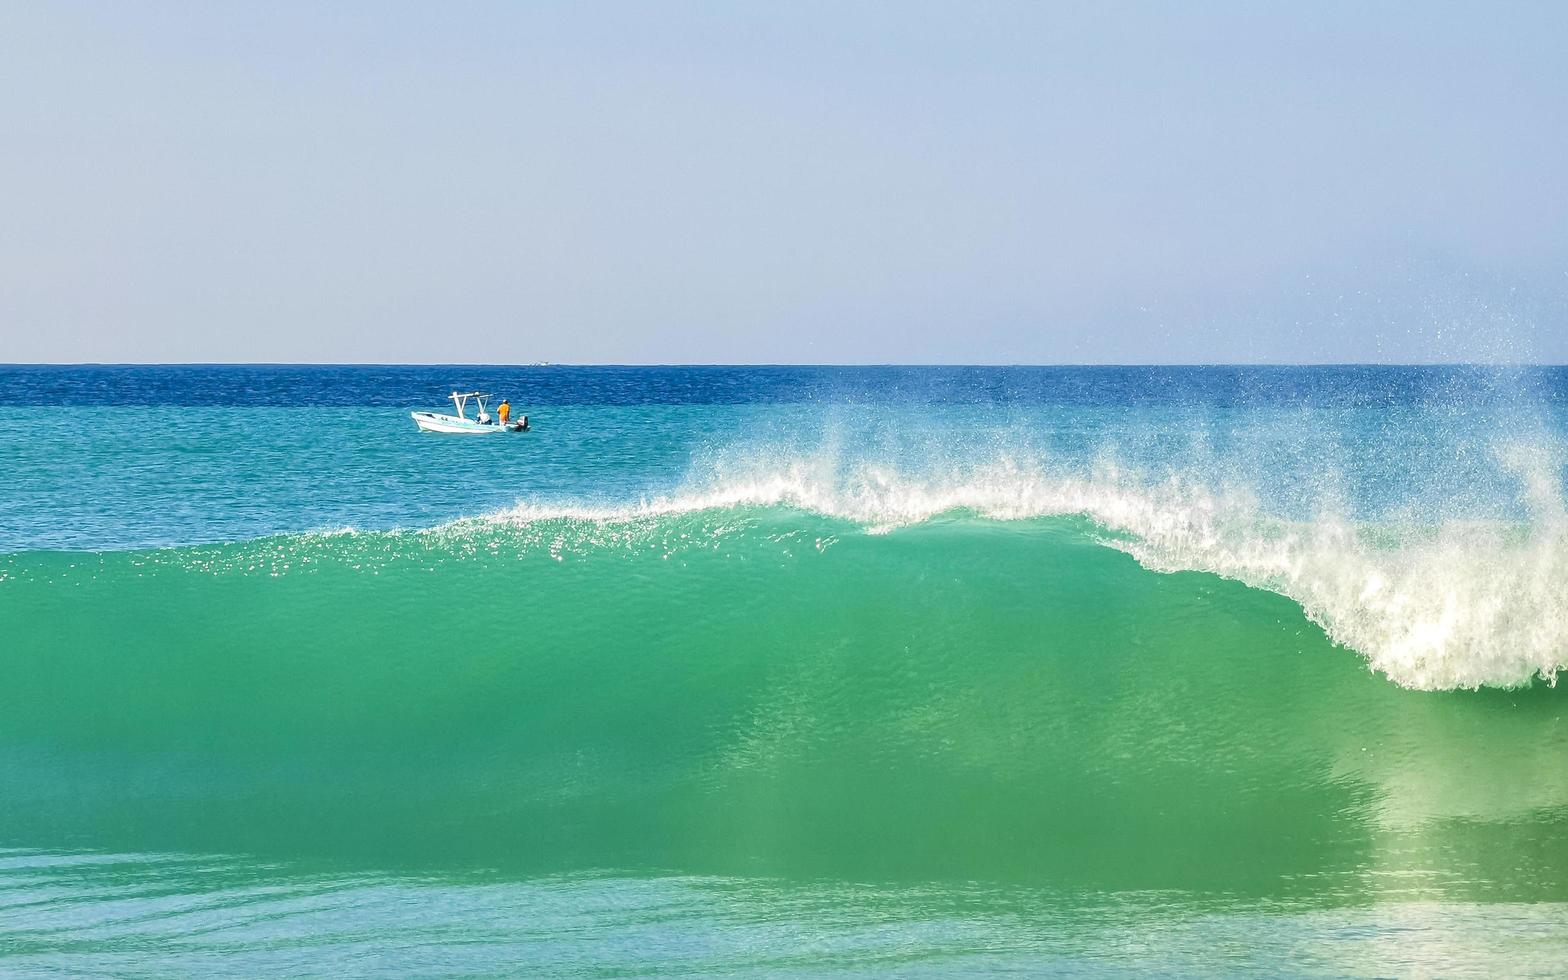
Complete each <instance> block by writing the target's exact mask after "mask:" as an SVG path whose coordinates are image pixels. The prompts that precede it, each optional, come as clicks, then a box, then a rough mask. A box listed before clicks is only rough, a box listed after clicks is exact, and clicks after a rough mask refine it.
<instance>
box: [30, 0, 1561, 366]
mask: <svg viewBox="0 0 1568 980" xmlns="http://www.w3.org/2000/svg"><path fill="white" fill-rule="evenodd" d="M1473 359H1480V360H1489V359H1502V360H1539V361H1553V362H1561V361H1568V4H1564V3H1537V4H1507V3H1504V4H1493V3H1474V4H1465V5H1458V4H1444V3H1404V4H1395V3H1360V2H1358V3H1338V2H1329V3H1296V4H1284V3H1278V4H1255V3H1235V4H1226V3H1201V4H1176V3H1149V4H1117V3H1083V4H1073V3H986V2H953V3H917V2H903V3H887V4H881V3H853V2H851V3H843V2H823V3H815V2H791V3H772V2H769V3H762V2H756V3H742V2H739V0H731V2H714V3H694V2H679V3H677V2H668V3H635V4H634V3H626V4H619V3H520V2H508V3H461V2H458V3H418V4H415V3H394V2H367V3H285V2H248V3H224V2H188V3H186V2H182V3H174V2H169V3H139V2H127V0H115V2H103V3H54V2H17V3H6V4H3V5H0V361H34V360H44V361H81V360H93V361H214V360H216V361H253V360H265V361H369V362H387V361H502V362H515V361H533V360H550V361H574V362H780V361H783V362H822V361H827V362H840V361H842V362H868V361H869V362H887V361H898V362H970V363H973V362H984V363H993V362H1004V363H1007V362H1042V363H1050V362H1194V361H1203V362H1208V361H1424V360H1473Z"/></svg>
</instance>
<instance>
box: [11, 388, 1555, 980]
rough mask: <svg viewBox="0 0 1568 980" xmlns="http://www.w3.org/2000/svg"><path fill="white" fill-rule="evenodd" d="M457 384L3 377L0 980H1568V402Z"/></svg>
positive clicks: (1513, 393)
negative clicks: (862, 970)
mask: <svg viewBox="0 0 1568 980" xmlns="http://www.w3.org/2000/svg"><path fill="white" fill-rule="evenodd" d="M455 370H456V369H421V370H413V369H403V371H402V373H401V374H399V375H395V376H392V377H388V376H384V375H382V374H380V373H378V372H377V369H369V368H363V369H281V368H280V369H239V368H235V369H211V370H210V371H199V370H196V369H168V370H167V371H165V370H164V369H158V370H154V371H151V372H125V373H123V374H119V373H116V371H115V370H113V369H97V371H96V373H95V372H94V371H86V372H83V373H82V374H75V373H72V372H70V371H66V370H65V369H57V373H50V371H45V370H39V369H5V371H10V372H13V373H12V375H11V376H10V377H9V378H8V379H6V380H8V381H9V382H10V383H9V384H7V385H5V386H3V387H0V390H4V391H6V392H7V393H8V394H7V398H8V400H9V401H10V402H12V403H11V404H7V405H4V406H0V449H3V451H4V452H5V453H6V454H7V455H8V456H10V457H11V458H13V459H18V460H21V462H22V468H21V469H20V470H19V471H20V472H26V473H28V474H29V478H28V479H27V480H25V481H23V482H22V483H20V484H19V485H18V486H17V487H15V489H14V490H13V491H12V492H11V493H8V494H7V495H6V496H5V498H4V500H3V502H0V516H3V518H4V520H0V533H3V534H4V536H5V537H4V539H3V547H4V549H5V552H6V553H5V554H3V555H0V623H4V624H5V627H6V636H7V640H6V642H5V645H4V647H3V649H0V785H3V786H4V787H5V790H4V791H3V792H0V846H4V847H7V848H10V849H11V850H10V851H8V852H6V853H5V854H4V855H0V857H3V858H4V860H3V861H0V902H6V903H8V904H7V908H8V909H10V912H11V914H9V915H8V916H7V922H6V924H5V925H0V951H3V952H5V953H8V954H11V955H13V956H16V957H19V959H18V960H16V961H15V962H21V963H33V964H36V965H38V966H39V968H40V969H50V968H55V967H61V968H65V969H75V970H85V969H90V968H91V969H98V968H102V969H107V970H110V971H111V972H113V971H114V970H116V969H120V968H127V969H133V970H134V969H136V968H138V967H137V964H138V963H142V962H145V961H140V960H138V959H137V956H138V955H140V954H139V953H138V950H146V949H148V948H154V949H158V950H160V951H161V952H162V953H164V954H167V955H177V956H179V957H181V959H179V962H181V963H185V964H187V965H188V966H189V968H190V969H192V970H201V971H206V970H208V969H209V968H216V967H217V966H218V965H219V964H220V961H219V960H218V959H217V958H216V957H217V956H218V954H219V953H220V952H225V951H226V952H227V953H229V954H232V955H234V956H235V957H237V958H236V959H234V960H232V961H229V962H233V963H238V964H242V965H243V966H244V967H247V968H250V969H252V970H263V971H266V970H272V969H289V968H291V967H290V964H298V963H299V962H301V961H300V960H298V959H294V958H291V957H295V956H296V955H297V951H298V950H300V949H308V950H312V951H313V952H314V954H315V955H319V956H321V957H323V959H322V961H321V962H341V963H345V964H352V963H354V962H360V963H365V964H374V963H378V962H384V961H382V960H378V959H377V958H376V956H377V955H378V954H375V953H373V952H371V950H372V949H373V948H379V947H378V944H383V943H386V942H389V941H392V940H393V938H394V937H397V936H405V937H406V938H407V942H408V948H409V955H410V956H411V957H413V958H412V959H410V960H408V962H409V963H418V962H425V961H424V960H421V959H419V957H420V956H429V955H434V953H433V951H443V952H444V954H445V955H448V956H456V957H458V958H459V960H461V962H466V963H469V964H471V966H472V967H473V969H476V970H483V969H491V968H494V964H496V963H498V962H517V960H516V959H512V960H508V959H507V957H509V956H512V957H524V958H535V957H543V958H548V957H550V956H552V955H555V956H559V957H561V959H560V960H559V962H560V963H561V964H562V965H561V967H560V972H562V973H573V972H579V973H580V972H590V971H593V970H604V969H625V970H630V971H632V972H648V971H651V970H657V969H674V970H677V971H682V972H691V971H695V972H702V971H713V972H725V971H732V970H747V969H755V970H760V971H762V972H780V971H782V972H790V971H796V972H800V973H803V974H813V973H817V972H822V971H824V970H833V969H838V968H841V967H842V966H843V965H844V964H845V963H847V962H851V961H853V962H856V963H861V964H865V963H874V964H878V965H880V966H882V967H885V968H888V969H897V970H900V971H902V970H904V969H906V968H907V969H909V970H910V971H911V972H918V971H919V970H920V969H925V968H930V969H932V970H933V971H935V972H945V971H953V970H967V969H970V968H973V969H976V970H985V969H1047V968H1060V969H1082V970H1096V969H1104V970H1109V971H1116V970H1126V969H1163V970H1174V971H1178V972H1179V971H1185V970H1198V971H1210V970H1216V969H1227V968H1229V969H1240V970H1249V969H1265V968H1266V966H1265V965H1264V960H1262V959H1258V958H1256V957H1260V956H1262V955H1263V953H1264V952H1266V951H1267V950H1268V949H1271V948H1276V947H1270V946H1268V945H1267V944H1263V945H1258V944H1253V945H1252V946H1251V947H1250V948H1251V949H1252V950H1253V954H1249V955H1253V956H1254V958H1252V959H1248V958H1246V957H1245V956H1243V957H1242V958H1240V959H1228V958H1227V956H1228V955H1229V954H1226V953H1224V952H1223V950H1224V948H1225V947H1226V944H1227V943H1228V942H1231V940H1232V939H1234V937H1237V936H1239V935H1242V934H1245V935H1248V936H1252V935H1255V934H1260V933H1262V934H1267V935H1269V936H1270V937H1272V938H1271V939H1270V940H1269V942H1277V943H1279V944H1280V945H1279V946H1278V947H1277V949H1284V948H1287V947H1288V948H1291V949H1295V950H1297V951H1298V952H1299V951H1305V952H1302V955H1306V956H1308V960H1306V961H1304V962H1309V963H1310V964H1315V965H1312V966H1311V967H1310V968H1311V969H1314V970H1320V971H1322V972H1352V973H1360V972H1408V971H1415V972H1420V971H1422V970H1426V969H1436V968H1437V967H1436V966H1435V964H1439V963H1442V964H1445V965H1452V964H1459V965H1460V966H1461V967H1464V965H1465V964H1470V965H1471V966H1473V967H1475V968H1478V969H1479V968H1482V967H1484V966H1486V965H1487V964H1495V963H1497V962H1499V961H1500V958H1501V959H1506V960H1507V961H1508V962H1510V963H1512V964H1514V965H1517V966H1519V968H1520V970H1521V971H1524V972H1528V971H1530V970H1532V969H1540V970H1545V969H1549V967H1548V966H1547V964H1549V963H1552V962H1556V961H1558V959H1559V958H1558V956H1557V954H1559V953H1561V952H1562V946H1561V938H1560V937H1561V932H1560V929H1558V930H1556V931H1554V926H1555V925H1557V924H1560V923H1561V921H1562V916H1563V915H1564V912H1563V909H1564V908H1565V907H1568V906H1565V905H1564V903H1565V902H1568V894H1565V893H1564V891H1563V888H1564V885H1563V883H1564V882H1565V881H1568V863H1565V861H1568V851H1564V849H1563V848H1562V847H1561V844H1560V841H1561V839H1562V834H1563V832H1564V830H1565V829H1568V828H1565V826H1564V820H1565V815H1568V776H1564V775H1563V774H1565V773H1568V741H1565V739H1568V723H1565V710H1568V703H1565V702H1564V700H1563V697H1562V691H1561V690H1560V688H1559V687H1557V686H1555V685H1554V683H1553V682H1554V681H1555V679H1556V677H1557V676H1558V675H1559V673H1560V672H1561V671H1562V670H1563V669H1564V667H1565V666H1568V664H1565V657H1568V593H1565V587H1564V585H1563V583H1564V582H1565V581H1568V574H1565V573H1568V564H1565V563H1568V558H1565V554H1568V552H1565V548H1568V519H1565V506H1564V504H1565V495H1564V489H1563V488H1564V477H1565V464H1568V454H1565V446H1568V442H1565V433H1568V414H1565V411H1568V375H1564V374H1563V372H1562V371H1560V370H1557V369H1493V368H1485V369H1483V368H1443V369H1369V368H1340V369H1246V370H1239V369H1225V368H1213V369H1204V368H1191V369H1150V370H1137V371H1133V370H1121V369H1052V370H1040V371H1034V370H1010V369H952V370H948V369H931V370H929V371H927V370H921V369H865V370H861V369H845V370H843V371H842V372H834V371H828V370H816V369H799V370H797V369H690V370H683V369H649V370H647V371H637V370H633V369H620V370H615V369H533V370H517V369H477V370H475V371H473V372H472V373H473V374H477V375H479V376H478V377H474V378H473V380H472V383H474V384H479V385H483V386H486V387H494V388H496V389H497V390H498V391H500V392H501V393H505V394H508V395H510V396H511V397H512V400H513V403H514V404H516V405H518V407H519V409H520V410H521V411H526V412H528V413H529V414H530V415H531V417H532V419H533V421H534V431H533V432H531V433H529V434H528V435H526V436H518V437H513V436H509V435H508V436H495V437H485V438H481V439H472V440H464V439H442V438H440V437H434V436H426V435H421V434H419V433H417V432H416V431H415V430H414V427H413V425H412V424H411V423H410V422H409V421H408V419H407V416H406V414H405V412H406V410H407V409H412V408H424V407H433V405H432V404H431V403H432V402H434V401H435V400H436V399H437V398H438V397H439V394H440V392H442V391H444V390H447V389H449V388H450V387H451V386H452V384H454V383H459V382H461V383H463V384H467V383H470V382H469V381H468V380H467V379H468V378H469V377H470V376H471V375H465V376H464V378H462V379H457V380H456V381H454V380H453V374H454V371H455ZM792 372H793V373H792ZM416 388H417V389H419V390H420V391H421V392H424V394H419V395H415V394H413V393H412V390H413V389H416ZM225 389H228V390H230V391H234V392H238V393H240V394H237V395H236V396H235V401H236V402H237V404H235V405H231V406H227V407H223V406H215V405H212V404H208V403H209V402H211V401H216V400H218V399H219V398H220V397H221V393H222V392H223V391H224V390H225ZM19 391H20V392H22V393H23V395H19V394H18V392H19ZM29 391H30V392H31V393H32V394H31V395H30V396H26V397H24V395H25V393H26V392H29ZM182 392H183V394H182ZM535 392H540V393H544V392H548V397H549V400H548V401H547V400H545V396H544V395H543V394H539V395H535V394H534V393H535ZM536 397H537V398H538V399H539V400H538V401H537V402H536V401H534V399H535V398H536ZM61 398H69V399H72V402H71V403H72V404H73V406H75V407H76V408H77V410H78V412H79V413H80V412H82V411H90V412H91V415H92V417H93V419H94V425H95V429H94V430H93V431H94V434H95V436H96V438H94V439H92V440H88V439H86V437H85V436H84V434H83V430H82V427H81V426H80V425H79V424H78V422H79V419H76V418H73V417H67V416H64V415H62V413H60V412H59V411H58V409H57V408H56V407H55V406H56V404H57V402H58V401H59V399H61ZM181 398H183V399H184V401H183V402H181V401H179V399H181ZM312 399H322V401H312ZM400 399H404V401H400ZM18 403H21V404H18ZM345 403H346V404H345ZM350 406H352V407H350ZM552 903H553V904H552ZM545 906H550V907H551V908H553V909H555V910H556V911H555V912H553V913H551V916H554V917H549V916H547V917H546V919H544V920H541V919H540V918H539V916H540V915H541V914H542V913H541V912H540V909H542V908H543V907H545ZM477 909H488V910H490V912H489V914H488V916H485V917H482V918H483V919H484V922H485V925H484V927H483V931H484V934H485V936H486V937H487V938H486V941H485V942H483V943H480V944H478V945H473V944H471V943H470V944H469V945H468V946H466V947H460V946H459V945H458V940H459V938H460V934H461V935H466V936H467V937H468V938H466V939H463V942H464V943H468V942H469V940H470V939H472V934H471V933H464V931H463V929H462V928H460V926H459V923H462V922H468V923H472V922H473V921H474V916H475V915H477V914H478V913H477V912H476V911H475V910H477ZM411 910H412V911H411ZM464 910H467V911H464ZM411 914H412V915H413V916H414V917H415V918H417V919H418V920H419V922H420V923H422V924H421V925H419V926H418V927H410V926H409V922H408V919H409V916H410V915H411ZM329 919H330V921H332V922H340V923H351V924H352V927H350V926H348V925H345V926H344V927H343V930H340V929H337V928H335V927H334V928H327V927H326V925H325V924H326V923H327V922H328V921H329ZM83 922H88V923H92V928H91V929H89V930H86V931H82V930H81V929H80V928H78V926H79V924H80V923H83ZM541 922H546V923H551V924H548V925H545V924H540V923H541ZM302 923H304V924H309V923H315V925H314V926H310V925H301V924H302ZM653 923H657V925H655V924H653ZM411 928H413V931H412V932H410V931H409V930H410V929H411ZM344 930H350V931H347V932H346V931H344ZM561 930H580V931H581V932H582V934H584V935H592V936H596V937H598V938H599V940H600V944H599V945H597V946H596V947H595V948H597V949H598V950H599V952H598V953H596V954H593V955H589V954H587V953H586V952H584V949H583V947H581V946H574V947H572V949H567V948H565V947H562V946H560V945H558V944H553V940H552V938H551V937H552V936H556V935H559V934H560V931H561ZM1347 932H1356V933H1357V934H1358V935H1364V936H1365V937H1366V938H1365V940H1364V941H1357V942H1350V941H1347V940H1346V939H1345V938H1344V937H1345V935H1346V934H1347ZM302 933H309V934H310V935H311V936H312V937H313V938H310V939H308V940H307V939H303V938H301V935H302ZM1150 937H1154V939H1153V940H1151V939H1150ZM1228 937H1229V938H1228ZM1396 937H1402V938H1397V939H1396ZM1554 937H1556V938H1554ZM1156 940H1157V942H1156ZM1150 942H1155V945H1156V946H1158V948H1159V950H1160V951H1159V952H1158V953H1154V952H1150V950H1151V949H1153V948H1154V947H1153V946H1151V945H1149V944H1150ZM574 949H575V952H573V950H574ZM742 949H746V950H750V951H756V950H762V951H764V952H761V953H756V952H749V953H744V954H743V953H742V952H740V950H742ZM1238 955H1239V954H1238ZM1445 957H1446V959H1445ZM368 968H370V967H367V969H368ZM236 972H245V970H244V969H241V970H238V971H236ZM350 972H354V971H353V970H352V968H350Z"/></svg>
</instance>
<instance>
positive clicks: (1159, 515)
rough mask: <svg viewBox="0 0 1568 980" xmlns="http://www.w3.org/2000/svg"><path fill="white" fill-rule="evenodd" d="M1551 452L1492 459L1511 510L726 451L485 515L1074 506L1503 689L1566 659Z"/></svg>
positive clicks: (1421, 660) (875, 512)
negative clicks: (1451, 513) (641, 486)
mask: <svg viewBox="0 0 1568 980" xmlns="http://www.w3.org/2000/svg"><path fill="white" fill-rule="evenodd" d="M1557 455H1558V454H1556V453H1554V452H1551V451H1547V450H1543V449H1540V448H1538V447H1537V448H1531V447H1519V448H1513V449H1509V450H1506V451H1504V452H1502V453H1501V454H1500V463H1501V464H1502V467H1503V468H1504V469H1505V470H1507V471H1508V472H1510V473H1511V474H1512V475H1513V477H1514V478H1515V480H1516V481H1517V482H1518V484H1519V490H1520V494H1519V500H1520V503H1521V504H1522V505H1523V507H1524V508H1525V510H1526V511H1527V513H1528V516H1527V517H1526V518H1525V519H1523V520H1520V521H1505V520H1496V519H1493V520H1457V519H1451V518H1450V519H1437V520H1423V519H1422V518H1421V517H1420V516H1419V515H1415V516H1407V517H1404V518H1402V519H1399V520H1389V521H1379V522H1365V521H1359V522H1358V521H1356V520H1353V519H1351V518H1349V517H1346V516H1344V515H1343V514H1342V513H1341V512H1340V511H1339V509H1337V508H1335V507H1333V506H1332V505H1330V504H1324V505H1322V506H1321V507H1320V509H1319V510H1318V513H1317V514H1316V515H1315V516H1313V517H1311V518H1308V519H1299V518H1298V519H1290V518H1285V517H1280V516H1277V515H1275V514H1274V513H1272V512H1271V511H1270V510H1269V508H1267V507H1266V506H1265V505H1264V504H1263V503H1262V502H1261V501H1260V500H1259V498H1258V495H1257V494H1255V493H1254V492H1252V491H1251V490H1249V489H1248V488H1247V487H1246V486H1245V485H1236V484H1234V483H1232V484H1218V485H1215V484H1213V483H1211V482H1208V481H1205V480H1204V479H1201V478H1199V477H1197V476H1194V475H1193V474H1190V473H1183V472H1177V471H1170V472H1166V473H1164V474H1162V475H1159V476H1155V475H1151V474H1150V473H1148V472H1146V471H1143V470H1139V469H1137V468H1131V467H1125V466H1121V465H1118V464H1117V463H1116V462H1115V461H1114V460H1112V459H1110V458H1102V459H1101V460H1099V461H1098V462H1096V463H1095V464H1093V465H1091V466H1088V467H1083V468H1078V469H1054V468H1053V467H1052V466H1051V465H1049V463H1048V462H1047V461H1044V460H1040V459H1035V458H1030V457H1026V456H1022V455H1014V454H1007V453H1002V454H998V455H996V456H994V457H993V458H992V459H990V460H989V461H987V462H983V463H969V464H964V465H955V466H947V467H942V468H931V467H925V468H911V467H907V466H899V465H895V464H887V463H878V462H866V461H856V462H853V463H848V464H846V463H844V462H842V461H841V460H839V459H836V458H835V457H833V456H832V455H828V454H818V455H804V454H794V455H772V456H767V455H762V456H752V457H750V458H747V459H744V460H739V461H737V460H733V459H730V460H724V461H721V462H720V463H718V464H714V465H711V466H710V467H709V468H708V470H707V472H705V473H704V474H702V475H700V476H694V477H692V478H691V479H689V480H688V481H687V483H686V485H685V486H684V487H683V488H682V489H681V490H679V491H677V492H675V493H672V494H669V495H665V496H658V497H650V498H646V499H644V500H642V501H639V502H638V503H636V504H632V505H627V506H610V505H603V506H591V505H584V504H579V503H569V504H564V505H549V504H542V503H538V502H521V503H519V504H517V505H516V506H515V507H513V508H510V509H508V510H505V511H501V512H498V513H495V514H492V515H489V516H488V517H487V518H485V519H484V523H486V524H487V525H496V524H506V525H518V524H533V523H536V522H541V521H553V520H572V521H587V522H593V523H599V524H621V523H625V522H643V521H648V520H657V519H660V518H664V517H669V516H674V515H681V514H689V513H693V512H699V511H715V510H729V509H737V508H790V509H797V510H802V511H807V512H811V513H815V514H819V515H823V516H827V517H831V518H837V519H842V520H846V521H849V522H853V523H855V524H858V525H860V526H861V527H863V528H865V529H866V530H867V531H868V532H870V533H879V534H880V533H887V532H889V531H891V530H893V529H895V528H898V527H902V526H907V525H911V524H918V523H922V522H925V521H929V520H931V519H933V518H935V517H938V516H940V515H945V514H953V513H971V514H974V515H977V516H980V517H983V518H987V519H993V520H1002V521H1014V520H1027V519H1035V518H1045V517H1059V516H1083V517H1086V518H1088V519H1089V520H1091V521H1092V522H1094V523H1095V524H1096V525H1097V526H1099V527H1100V528H1101V529H1103V530H1104V531H1105V532H1106V533H1105V534H1104V535H1103V537H1102V541H1103V542H1104V543H1105V544H1107V545H1109V546H1111V547H1115V548H1119V549H1121V550H1123V551H1125V552H1127V553H1128V554H1130V555H1132V556H1133V557H1134V558H1135V559H1137V560H1138V561H1139V562H1140V563H1141V564H1142V565H1144V566H1145V567H1147V568H1149V569H1151V570H1154V571H1159V572H1178V571H1198V572H1207V573H1211V574H1215V575H1219V576H1221V577H1224V578H1227V579H1233V580H1235V581H1239V582H1242V583H1244V584H1246V585H1248V586H1251V587H1254V588H1259V589H1266V590H1268V591H1271V592H1276V593H1279V594H1281V595H1284V596H1286V597H1288V598H1290V599H1292V600H1294V601H1295V602H1297V603H1298V604H1300V606H1301V607H1302V609H1303V611H1304V612H1305V613H1306V615H1307V616H1308V617H1309V618H1310V619H1311V620H1313V621H1314V622H1316V623H1318V624H1319V625H1320V626H1322V628H1323V629H1324V630H1325V631H1326V632H1327V633H1328V634H1329V635H1330V636H1331V637H1332V638H1333V639H1334V640H1335V641H1336V642H1338V643H1340V644H1342V645H1344V646H1347V647H1350V648H1352V649H1354V650H1356V651H1358V652H1359V653H1361V654H1362V655H1363V656H1364V657H1365V658H1366V659H1367V662H1368V664H1369V665H1370V666H1371V667H1372V669H1374V670H1377V671H1380V672H1382V673H1383V674H1385V675H1387V676H1388V677H1389V678H1390V679H1391V680H1393V681H1394V682H1395V683H1398V684H1400V685H1402V686H1405V687H1409V688H1415V689H1422V690H1442V689H1453V688H1471V689H1474V688H1478V687H1482V686H1492V687H1514V686H1520V685H1524V684H1528V683H1530V682H1531V681H1532V680H1534V679H1536V678H1541V679H1543V680H1545V681H1546V682H1547V683H1552V684H1555V682H1556V678H1557V675H1558V673H1559V672H1560V671H1563V670H1568V586H1565V584H1564V583H1568V516H1565V508H1564V503H1563V489H1562V483H1561V480H1560V478H1559V477H1558V475H1557V474H1558V472H1559V468H1560V460H1558V459H1557Z"/></svg>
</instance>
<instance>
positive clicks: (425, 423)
mask: <svg viewBox="0 0 1568 980" xmlns="http://www.w3.org/2000/svg"><path fill="white" fill-rule="evenodd" d="M408 414H409V417H410V418H412V419H413V420H414V424H415V425H417V426H419V428H420V429H422V430H424V431H425V432H443V433H446V434H448V435H464V436H488V435H493V434H495V433H497V432H522V431H523V427H522V423H520V422H508V423H506V424H505V425H499V424H496V423H494V422H490V423H486V422H475V421H474V420H473V419H465V418H459V417H458V416H456V415H442V414H440V413H439V412H409V413H408Z"/></svg>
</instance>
